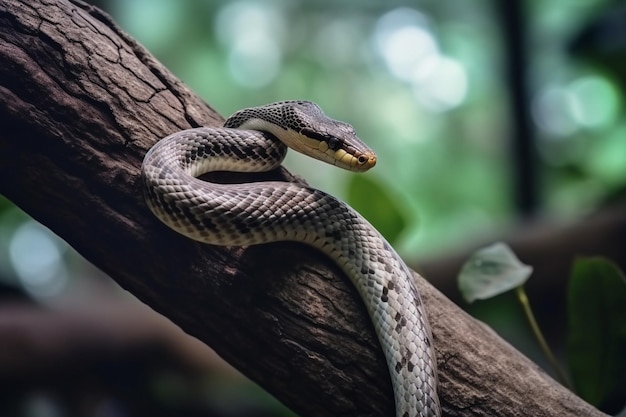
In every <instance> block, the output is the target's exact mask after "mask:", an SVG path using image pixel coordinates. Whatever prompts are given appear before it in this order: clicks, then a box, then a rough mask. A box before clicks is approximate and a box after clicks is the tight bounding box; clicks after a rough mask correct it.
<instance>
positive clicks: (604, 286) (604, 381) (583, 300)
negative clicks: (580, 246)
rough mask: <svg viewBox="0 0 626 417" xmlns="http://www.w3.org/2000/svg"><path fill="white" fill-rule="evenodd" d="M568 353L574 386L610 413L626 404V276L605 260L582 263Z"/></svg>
mask: <svg viewBox="0 0 626 417" xmlns="http://www.w3.org/2000/svg"><path fill="white" fill-rule="evenodd" d="M568 316H569V334H568V340H567V355H568V362H569V366H570V371H571V375H572V379H573V381H574V386H575V387H576V390H577V392H578V394H579V395H580V396H581V397H582V398H583V399H585V400H586V401H587V402H589V403H590V404H593V405H594V406H596V407H598V408H599V409H601V410H602V411H604V412H607V413H617V412H619V411H620V410H621V409H622V408H623V407H624V405H625V403H626V278H625V277H624V274H623V273H622V272H621V271H620V269H619V268H618V267H617V266H616V265H615V264H613V263H612V262H610V261H608V260H605V259H602V258H585V259H578V260H576V262H575V263H574V268H573V271H572V276H571V278H570V281H569V288H568Z"/></svg>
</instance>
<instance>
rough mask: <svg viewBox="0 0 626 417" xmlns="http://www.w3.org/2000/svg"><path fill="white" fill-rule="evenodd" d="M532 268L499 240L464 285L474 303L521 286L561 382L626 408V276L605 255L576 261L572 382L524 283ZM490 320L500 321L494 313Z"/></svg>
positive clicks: (603, 403)
mask: <svg viewBox="0 0 626 417" xmlns="http://www.w3.org/2000/svg"><path fill="white" fill-rule="evenodd" d="M532 269H533V268H532V267H530V266H528V265H524V264H522V263H521V262H520V261H519V259H517V256H516V255H515V254H514V253H513V251H512V250H511V249H510V248H509V247H508V246H507V245H506V244H503V243H496V244H494V245H491V246H488V247H485V248H483V249H480V250H478V251H476V252H475V253H474V254H472V256H470V258H469V259H468V260H467V261H466V262H465V264H464V266H463V268H462V270H461V272H460V274H459V276H458V285H459V289H460V291H461V293H462V294H463V297H464V298H465V301H466V302H468V303H473V302H474V301H476V300H479V299H480V300H484V299H493V298H496V299H497V298H500V299H502V300H504V297H501V295H503V294H505V293H507V292H508V293H511V290H513V289H515V290H516V291H515V293H516V296H517V299H518V301H519V303H520V305H521V306H522V309H523V311H524V315H525V316H526V318H527V320H528V324H529V326H530V329H531V330H532V333H533V335H534V337H535V339H536V340H537V342H538V344H539V346H540V347H541V349H542V351H543V353H544V355H545V357H546V359H547V361H548V362H549V364H550V366H551V367H552V370H553V372H554V373H555V375H556V376H557V377H558V380H559V381H560V382H561V384H563V385H564V386H566V387H568V388H570V389H572V390H574V391H575V392H576V393H577V394H578V395H580V396H581V397H582V398H583V399H584V400H586V401H587V402H589V403H590V404H592V405H594V406H595V407H597V408H598V409H600V410H601V411H604V412H606V413H610V414H613V415H615V414H617V413H619V412H620V411H625V412H626V409H624V406H625V405H626V356H625V355H624V352H626V276H625V275H624V273H623V272H622V271H621V270H620V268H619V267H618V266H617V265H616V264H614V263H613V262H611V261H609V260H607V259H604V258H601V257H596V258H579V259H577V260H576V261H575V262H574V265H573V268H572V274H571V276H570V279H569V283H568V288H567V295H568V306H567V315H568V329H567V364H568V366H569V371H570V375H571V380H572V382H573V384H574V385H573V386H572V385H571V384H570V382H569V378H568V377H567V376H566V374H565V372H564V371H563V369H562V367H561V366H560V364H559V362H558V361H557V359H556V357H555V356H554V354H553V352H552V349H551V348H550V347H549V346H548V343H547V342H546V340H545V337H544V335H543V333H542V331H541V329H540V328H539V325H538V323H537V321H536V319H535V315H534V313H533V311H532V308H531V306H530V302H529V300H528V297H527V294H526V291H525V289H524V285H525V283H526V282H527V281H528V279H529V278H530V275H531V274H532ZM511 302H512V301H511V300H510V299H508V300H507V301H505V303H511ZM487 323H488V324H490V325H492V326H494V325H495V327H496V328H497V327H498V324H497V323H492V322H491V320H489V319H487ZM509 324H510V323H509ZM503 336H504V337H506V335H503ZM513 343H514V344H516V343H515V342H513ZM518 347H519V346H518ZM521 348H522V349H523V348H524V346H521Z"/></svg>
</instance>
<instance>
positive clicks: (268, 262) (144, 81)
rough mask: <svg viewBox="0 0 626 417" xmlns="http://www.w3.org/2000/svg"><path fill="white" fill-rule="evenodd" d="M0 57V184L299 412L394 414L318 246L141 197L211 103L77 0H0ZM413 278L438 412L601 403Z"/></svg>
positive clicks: (584, 407)
mask: <svg viewBox="0 0 626 417" xmlns="http://www.w3.org/2000/svg"><path fill="white" fill-rule="evenodd" d="M0 60H1V62H2V65H1V66H0V119H1V120H2V128H1V129H0V177H1V178H2V181H1V182H0V192H1V193H3V194H4V195H5V196H7V197H8V198H9V199H11V200H12V201H13V202H15V203H16V204H17V205H18V206H20V207H21V208H22V209H24V210H25V211H26V212H27V213H29V214H31V215H32V216H33V217H34V218H36V219H37V220H39V221H40V222H42V223H43V224H45V225H46V226H48V227H50V228H51V229H52V230H53V231H54V232H56V233H57V234H59V235H60V236H61V237H63V238H64V239H65V240H66V241H67V242H69V243H70V244H71V245H72V246H73V247H74V248H76V249H77V250H78V251H79V252H80V253H81V254H82V255H84V256H85V257H86V258H87V259H88V260H90V261H91V262H93V263H94V264H95V265H96V266H98V267H99V268H101V269H102V270H103V271H105V272H106V273H108V274H109V275H110V276H111V277H112V278H113V279H114V280H115V281H117V282H118V283H119V284H120V285H121V286H122V287H124V288H125V289H127V290H128V291H129V292H131V293H132V294H134V295H135V296H137V297H138V298H139V299H141V300H142V301H143V302H145V303H146V304H148V305H149V306H151V307H152V308H153V309H155V310H156V311H158V312H159V313H161V314H163V315H165V316H166V317H168V318H169V319H171V320H172V321H173V322H175V323H176V324H178V325H179V326H180V327H181V328H183V329H184V330H185V331H186V332H188V333H189V334H191V335H194V336H196V337H197V338H199V339H200V340H202V341H204V342H205V343H206V344H208V345H209V346H211V347H212V348H214V349H215V350H216V351H217V352H218V354H220V355H221V356H222V357H224V358H225V359H226V360H227V361H228V362H230V363H231V364H233V365H234V366H235V367H237V368H238V369H240V370H241V371H242V372H243V373H244V374H246V375H247V376H249V377H250V378H252V379H253V380H255V381H257V382H258V383H259V384H261V385H262V386H263V387H265V388H266V389H267V390H268V391H270V392H271V393H273V394H274V395H275V396H276V397H277V398H279V399H280V400H281V401H283V402H284V403H285V404H286V405H288V406H289V407H291V408H292V409H293V410H295V411H296V412H298V413H300V414H301V415H310V416H336V415H346V416H389V415H393V396H392V391H391V386H390V382H389V376H388V374H387V371H386V366H385V362H384V358H383V356H382V352H381V350H380V348H379V346H378V343H377V341H376V337H375V335H374V331H373V327H372V326H371V324H370V322H369V320H368V319H367V315H366V312H365V308H364V307H363V306H362V304H361V302H360V300H359V298H358V296H357V294H356V291H355V290H354V289H353V288H352V287H351V286H350V285H349V283H348V281H347V280H346V279H345V278H344V277H343V276H342V275H341V274H340V272H339V270H338V268H336V267H335V266H333V265H332V263H331V262H330V261H329V260H327V259H326V258H325V257H323V256H322V255H320V254H318V253H317V252H315V251H313V250H311V249H309V248H307V247H305V246H303V245H298V244H288V243H283V244H272V245H263V246H260V247H250V248H217V247H209V246H205V245H200V244H198V243H195V242H192V241H190V240H188V239H185V238H184V237H182V236H179V235H177V234H176V233H174V232H172V231H170V230H169V229H167V228H166V227H165V226H163V225H162V224H160V223H159V221H158V220H156V219H155V218H154V217H153V216H152V215H151V214H150V212H149V210H148V209H147V207H146V205H145V203H144V201H143V198H142V195H141V194H142V193H141V187H140V181H139V171H140V166H141V161H142V158H143V156H144V154H145V152H146V150H147V149H148V148H150V146H151V145H152V144H154V142H155V141H157V140H158V139H159V138H161V137H163V136H166V135H167V134H169V133H171V132H173V131H177V130H180V129H184V128H189V127H196V126H200V125H214V126H217V125H220V124H221V122H222V117H221V116H220V115H218V114H217V113H216V112H215V111H214V110H212V109H211V108H210V107H209V106H207V105H206V104H205V103H204V102H203V101H202V100H201V99H200V98H198V97H197V96H196V95H194V94H193V93H192V92H190V91H189V90H188V89H187V88H186V87H185V86H184V85H183V84H182V83H181V82H180V81H178V80H177V79H176V78H175V77H174V76H172V75H171V74H170V73H169V72H168V71H167V70H166V69H165V68H164V67H163V66H162V65H161V64H160V63H159V62H157V61H156V60H155V59H154V58H153V57H152V56H151V55H150V54H149V53H148V52H147V51H146V50H144V49H143V48H142V47H141V46H139V45H138V44H137V43H136V42H135V41H134V40H133V39H131V38H130V37H129V36H128V35H126V34H125V33H123V32H122V31H120V29H119V28H118V27H117V26H116V25H115V24H114V23H113V22H112V21H111V19H110V18H109V17H108V16H106V15H105V14H103V13H102V12H101V11H100V10H98V9H96V8H94V7H92V6H89V5H87V4H85V3H83V2H80V1H78V0H74V1H68V0H46V1H44V0H32V1H29V2H23V1H20V0H3V1H2V3H0ZM273 177H275V178H283V179H286V180H289V179H290V177H289V175H288V173H286V172H285V171H284V170H281V171H280V172H275V173H273ZM416 279H417V283H418V286H419V288H420V289H421V290H422V293H423V296H424V302H425V305H426V307H427V309H428V311H429V316H430V320H431V323H432V326H433V332H434V337H435V344H436V349H437V354H438V358H439V369H440V379H441V388H440V397H441V400H442V404H443V407H444V410H445V412H446V413H447V415H455V416H457V415H458V416H470V415H500V416H504V415H517V416H522V415H526V416H554V415H559V416H580V415H585V416H598V415H602V414H601V413H599V412H598V411H596V410H595V409H593V408H592V407H591V406H589V405H588V404H586V403H584V402H583V401H582V400H580V399H579V398H578V397H576V396H575V395H573V394H572V393H570V392H569V391H567V390H566V389H564V388H563V387H561V386H560V385H559V384H557V383H556V382H555V381H554V380H553V379H551V378H550V377H549V376H547V375H546V374H545V373H544V372H543V371H541V370H540V369H539V368H538V367H537V366H536V365H534V364H533V363H531V362H530V361H529V360H528V359H526V358H525V357H524V356H523V355H521V354H519V353H518V352H517V351H515V350H514V349H513V348H511V347H510V346H509V345H508V344H507V343H506V342H504V341H502V340H501V339H500V338H499V337H498V336H497V335H495V334H494V333H493V332H492V331H491V330H490V329H488V328H487V327H486V326H484V325H482V324H481V323H478V322H476V321H475V320H473V319H472V318H471V317H469V316H467V315H466V314H465V313H463V312H462V311H461V310H460V309H458V308H457V307H456V306H455V305H454V304H452V303H451V302H450V301H449V300H448V299H447V298H445V297H444V296H443V295H441V294H440V293H439V292H437V291H436V290H435V289H433V288H432V287H431V286H430V285H429V284H428V283H426V281H424V280H423V279H422V278H421V277H417V276H416Z"/></svg>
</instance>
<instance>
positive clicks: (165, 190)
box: [142, 101, 441, 417]
mask: <svg viewBox="0 0 626 417" xmlns="http://www.w3.org/2000/svg"><path fill="white" fill-rule="evenodd" d="M277 138H278V140H277ZM283 142H284V143H286V144H287V145H289V146H290V147H292V148H295V149H296V150H299V151H302V152H305V153H308V154H310V155H312V156H313V157H315V158H318V159H321V160H324V161H326V162H329V163H332V164H334V165H337V166H340V167H342V168H346V169H350V170H353V171H364V170H366V169H368V168H370V167H371V166H373V165H374V164H375V162H376V156H375V155H374V153H373V152H372V151H371V150H369V149H368V148H367V147H366V146H365V145H364V144H363V143H362V142H361V141H360V140H359V139H358V138H357V136H356V134H355V133H354V129H353V128H352V127H351V126H350V125H348V124H346V123H343V122H339V121H336V120H333V119H330V118H329V117H327V116H326V115H324V113H323V112H322V111H321V110H320V108H319V107H318V106H317V105H316V104H314V103H311V102H307V101H284V102H278V103H273V104H269V105H265V106H261V107H255V108H248V109H244V110H240V111H238V112H236V113H235V114H233V115H232V116H231V117H230V118H229V119H228V120H227V121H226V123H225V124H224V128H219V129H216V128H207V127H203V128H195V129H189V130H184V131H181V132H178V133H174V134H172V135H170V136H168V137H166V138H164V139H162V140H161V141H159V142H158V143H157V144H156V145H155V146H154V147H152V149H150V151H149V152H148V153H147V154H146V156H145V159H144V162H143V166H142V178H143V182H144V192H145V196H146V201H147V203H148V206H149V207H150V209H151V211H152V212H153V213H154V214H155V215H156V216H157V217H158V218H159V219H160V220H161V221H162V222H164V223H165V224H166V225H168V226H169V227H171V228H172V229H174V230H175V231H177V232H179V233H181V234H183V235H185V236H188V237H189V238H191V239H195V240H198V241H201V242H205V243H209V244H213V245H224V246H238V245H255V244H262V243H268V242H274V241H298V242H304V243H307V244H309V245H312V246H314V247H315V248H317V249H319V250H320V251H322V252H324V253H325V254H327V255H328V256H329V257H330V258H332V259H333V260H334V261H335V262H336V263H337V265H339V267H340V268H341V269H342V270H343V271H344V272H345V273H346V275H347V276H348V277H349V278H350V280H351V281H352V283H353V284H354V286H355V287H356V289H357V290H358V292H359V294H360V295H361V297H362V299H363V300H364V302H365V305H366V307H367V310H368V312H369V315H370V318H371V320H372V322H373V323H374V327H375V329H376V333H377V335H378V338H379V341H380V343H381V346H382V349H383V351H384V354H385V357H386V361H387V365H388V368H389V372H390V375H391V380H392V384H393V388H394V397H395V404H396V416H397V417H418V416H419V417H426V416H439V415H440V414H441V411H440V406H439V399H438V397H437V371H436V362H435V354H434V350H433V346H432V336H431V332H430V328H429V325H428V322H427V318H426V315H425V312H424V308H423V305H422V301H421V298H420V295H419V293H418V291H417V288H416V286H415V283H414V279H413V275H412V273H411V271H410V270H409V269H408V267H407V266H406V265H405V263H404V262H403V261H402V259H401V258H400V257H399V256H398V254H397V253H396V252H395V251H394V249H393V248H392V247H391V246H390V245H389V244H388V243H387V241H386V240H385V239H384V238H383V237H382V236H381V234H380V233H379V232H378V231H377V230H376V229H375V228H374V227H373V226H371V225H370V224H369V223H368V222H367V221H366V220H365V219H364V218H363V217H362V216H361V215H360V214H358V213H357V212H356V211H355V210H354V209H352V208H351V207H349V206H348V205H346V204H345V203H343V202H341V201H339V200H337V199H336V198H334V197H332V196H330V195H328V194H326V193H324V192H322V191H320V190H317V189H314V188H311V187H307V186H302V185H299V184H293V183H287V182H255V183H244V184H217V183H211V182H205V181H201V180H199V179H197V178H196V177H197V176H199V175H202V174H203V173H206V172H210V171H238V172H258V171H267V170H271V169H273V168H275V167H277V166H279V165H280V163H281V162H282V160H283V158H284V156H285V153H286V146H285V144H284V143H283Z"/></svg>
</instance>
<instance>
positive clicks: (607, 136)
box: [0, 0, 626, 339]
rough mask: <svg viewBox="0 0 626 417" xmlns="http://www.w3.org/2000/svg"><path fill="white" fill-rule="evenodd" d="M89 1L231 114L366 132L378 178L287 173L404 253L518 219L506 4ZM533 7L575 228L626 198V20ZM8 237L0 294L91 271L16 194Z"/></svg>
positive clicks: (545, 182)
mask: <svg viewBox="0 0 626 417" xmlns="http://www.w3.org/2000/svg"><path fill="white" fill-rule="evenodd" d="M92 3H94V4H96V5H98V6H100V7H102V8H103V9H104V10H106V11H107V12H109V13H110V14H111V15H112V16H113V18H114V19H115V20H116V21H117V22H118V23H119V24H120V25H121V26H122V27H123V28H124V29H125V30H126V31H128V32H130V34H131V35H132V36H134V37H135V38H137V39H138V40H139V41H140V42H141V43H142V44H143V45H145V46H146V48H147V49H148V50H149V51H150V52H151V53H153V54H154V55H156V56H157V58H158V59H159V60H161V61H162V62H163V63H164V64H165V65H166V66H167V67H168V68H169V69H170V70H172V71H173V72H174V73H175V74H176V75H177V76H178V77H180V78H181V79H182V80H183V81H184V82H186V83H187V84H188V85H190V86H191V88H192V89H194V90H195V91H197V92H198V93H199V94H200V95H202V96H203V97H204V98H205V100H206V101H207V102H208V103H210V104H211V105H212V106H214V107H215V108H216V109H217V110H218V111H220V112H221V113H222V114H224V115H225V116H227V115H229V114H231V113H232V112H234V111H235V110H237V109H240V108H243V107H248V106H254V105H260V104H263V103H268V102H272V101H278V100H284V99H293V98H301V99H308V100H313V101H315V102H317V103H319V104H320V105H321V107H322V108H323V109H324V110H325V112H326V113H327V114H328V115H330V116H331V117H333V118H336V119H340V120H344V121H347V122H349V123H351V124H353V125H354V127H355V128H356V130H357V132H358V133H359V136H360V137H361V138H362V139H363V140H364V141H365V142H367V143H368V144H370V145H371V146H372V148H373V149H374V150H375V151H376V153H377V154H378V164H377V166H376V168H375V169H374V170H372V171H371V172H368V173H367V174H362V176H359V177H356V176H353V175H354V174H351V173H347V172H342V171H338V170H337V169H334V168H333V167H325V166H320V163H318V162H316V161H312V160H310V159H309V158H306V157H302V156H300V155H295V154H293V153H290V155H289V156H288V158H287V160H286V165H287V166H288V167H289V168H290V169H292V170H293V171H296V172H297V173H298V174H300V175H302V176H304V177H305V178H306V179H307V181H309V182H310V183H311V184H312V185H314V186H316V187H319V188H321V189H323V190H325V191H327V192H329V193H331V194H334V195H337V196H339V197H341V198H343V199H345V200H347V201H349V202H350V203H351V204H352V205H353V206H354V207H355V208H356V209H357V210H358V211H360V212H362V213H363V214H364V215H365V216H366V217H367V218H368V219H369V220H370V221H371V222H372V223H373V224H374V225H375V226H377V227H379V228H380V229H381V231H382V232H383V233H384V234H385V235H386V236H387V237H388V239H389V240H390V241H392V242H393V244H394V246H396V247H397V248H398V250H399V251H400V252H401V253H402V254H403V255H404V256H405V257H411V256H417V254H419V257H420V258H425V257H428V256H430V255H434V254H441V253H443V252H446V251H449V250H452V249H454V248H456V247H462V246H464V245H465V244H467V243H469V242H474V241H476V240H480V239H481V237H483V236H485V235H493V234H494V233H495V232H497V231H499V230H501V229H503V228H505V227H508V226H510V225H514V224H515V223H516V221H517V220H518V214H519V213H518V208H517V207H515V203H514V202H513V201H514V194H515V190H514V185H513V184H515V182H514V181H513V177H514V175H515V173H514V171H513V169H514V168H513V167H514V165H515V164H513V161H514V160H515V158H516V157H517V155H514V154H512V152H511V149H512V144H511V140H512V139H511V137H512V136H513V135H512V130H513V129H514V127H513V126H514V123H513V120H512V116H511V110H510V90H511V89H510V86H508V85H506V82H505V81H504V79H505V78H504V76H503V67H504V66H505V62H507V60H508V59H509V56H510V54H511V53H513V52H514V51H510V50H508V48H507V45H505V44H504V43H503V36H502V33H501V29H500V23H499V21H498V19H499V17H498V15H497V13H496V12H495V11H494V9H495V7H494V2H493V1H486V0H469V1H458V0H438V1H427V0H424V1H421V2H416V1H414V2H409V1H403V0H392V1H386V0H364V1H362V0H334V1H329V0H323V1H311V0H294V1H290V2H288V1H284V0H235V1H231V0H183V1H173V0H97V1H96V0H93V1H92ZM523 4H524V6H525V7H526V8H527V10H526V11H527V16H526V18H527V29H528V32H527V33H525V36H526V45H527V48H528V50H527V56H528V58H529V62H527V63H526V70H527V73H528V77H529V78H528V80H527V88H528V91H527V93H528V98H529V108H528V111H529V112H530V116H531V118H532V122H533V127H534V129H535V131H536V134H537V138H536V139H537V140H536V143H535V144H534V150H535V152H536V155H535V156H536V162H537V164H536V165H535V167H536V169H537V177H538V189H537V190H536V193H537V194H538V195H539V199H538V201H539V207H537V210H536V211H537V212H538V213H539V214H541V215H543V216H547V217H550V218H552V219H553V220H554V221H567V220H574V219H577V218H580V216H582V215H584V214H586V213H588V212H589V211H591V210H593V209H595V208H597V207H598V206H600V205H601V204H603V203H604V202H605V201H607V200H611V199H615V198H622V197H623V194H624V193H623V191H624V186H625V184H626V146H625V145H624V138H626V120H625V118H624V88H626V81H625V80H626V79H625V78H624V71H622V70H621V69H622V68H623V66H624V63H625V62H626V36H625V35H624V31H623V28H624V27H626V24H623V22H624V15H625V14H626V13H625V12H624V11H623V10H624V6H623V5H622V4H621V2H619V1H610V0H547V1H545V0H529V1H526V2H524V3H523ZM418 220H419V221H418ZM0 241H1V242H2V245H1V246H0V280H2V282H3V283H8V284H9V285H15V286H21V287H22V288H24V291H25V292H26V293H27V294H28V295H29V296H31V297H35V298H38V299H39V300H43V301H45V302H50V300H51V299H52V298H53V297H56V296H58V295H59V294H60V293H67V292H70V290H69V289H71V288H73V286H76V285H77V282H79V281H82V279H83V277H81V279H80V280H78V279H71V278H72V277H74V276H75V275H77V274H78V275H80V274H82V275H86V274H85V272H84V266H83V265H84V261H83V260H82V259H81V258H80V257H79V256H77V255H76V254H75V253H74V252H72V251H71V250H70V248H69V247H68V246H67V245H66V244H64V243H63V242H62V241H60V240H59V239H58V238H56V237H54V236H53V235H52V234H51V233H50V232H49V231H47V229H45V228H44V227H41V226H38V225H35V224H34V223H32V221H30V220H28V218H27V217H26V216H25V215H23V214H22V213H21V212H20V211H19V210H17V209H16V208H15V207H13V206H12V205H11V204H10V203H8V202H7V201H6V200H5V199H2V198H0ZM42 242H43V243H42ZM44 272H45V273H44ZM90 273H91V272H90ZM507 297H512V295H511V294H508V295H507V294H505V295H503V296H502V297H498V298H496V299H494V303H493V304H490V307H489V308H494V309H495V310H497V311H498V313H497V314H495V315H493V317H496V319H497V320H501V321H506V325H502V326H500V328H502V329H505V331H507V330H506V329H507V328H509V329H511V328H513V329H518V330H519V329H520V328H521V329H522V331H521V332H519V333H516V334H508V335H506V336H507V337H508V338H509V339H515V338H523V337H526V336H527V334H523V331H524V330H523V328H524V326H523V325H522V326H519V325H517V326H511V323H514V322H515V321H516V320H519V319H518V317H519V316H517V315H516V314H515V313H516V312H515V311H514V310H512V309H511V305H512V303H511V302H510V299H509V298H507ZM502 300H504V301H502ZM486 305H487V303H486V302H485V303H483V304H480V305H479V306H478V309H481V308H487V307H484V306H486ZM495 327H498V326H495ZM518 330H515V331H516V332H517V331H518ZM509 331H510V332H511V333H512V332H513V330H509Z"/></svg>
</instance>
